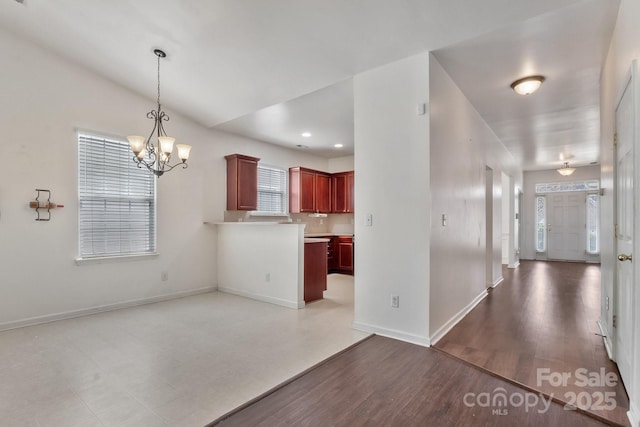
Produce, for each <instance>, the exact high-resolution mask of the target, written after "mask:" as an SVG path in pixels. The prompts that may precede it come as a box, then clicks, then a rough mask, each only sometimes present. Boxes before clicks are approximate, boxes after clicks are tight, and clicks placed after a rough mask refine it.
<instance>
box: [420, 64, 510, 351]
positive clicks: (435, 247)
mask: <svg viewBox="0 0 640 427" xmlns="http://www.w3.org/2000/svg"><path fill="white" fill-rule="evenodd" d="M429 65H430V67H429V77H430V85H429V87H430V103H431V108H430V112H431V116H430V137H429V138H430V144H431V154H430V156H431V163H430V164H431V166H430V168H431V174H430V182H431V203H432V206H431V217H432V221H431V233H430V234H431V248H430V254H431V261H430V265H431V276H430V277H431V278H430V287H431V289H430V301H431V304H430V312H429V327H430V337H431V340H432V342H434V341H437V340H438V339H439V338H440V337H442V335H444V334H445V333H446V332H447V331H448V330H449V329H450V328H451V327H452V326H453V325H454V324H455V323H456V322H457V321H459V320H460V319H461V318H462V317H463V316H464V314H465V313H466V312H468V311H469V310H470V309H471V308H472V307H473V306H474V305H475V304H476V303H477V302H478V301H479V300H480V299H481V298H482V297H484V295H486V290H485V288H486V284H485V268H487V267H486V258H485V230H486V226H485V219H486V218H485V168H486V166H488V167H490V168H491V169H493V176H494V179H493V200H494V202H493V213H494V215H493V224H492V229H493V233H494V237H493V240H494V243H495V245H494V250H493V261H494V262H493V264H494V269H495V272H494V278H495V277H496V274H499V273H497V272H499V271H501V268H502V249H501V244H500V242H501V230H502V221H501V217H502V215H501V212H502V199H501V197H502V179H501V174H502V172H504V173H506V174H508V175H510V176H513V177H515V178H514V183H513V185H516V184H518V183H520V182H521V180H522V173H521V171H520V170H519V169H518V168H517V167H516V165H515V160H514V159H513V156H511V154H510V153H509V152H508V151H507V150H506V148H505V147H504V146H503V145H502V143H501V142H500V140H499V139H498V138H497V137H496V136H495V134H494V133H493V132H492V131H491V129H490V128H489V126H488V125H487V124H486V122H485V121H484V120H483V119H482V118H481V117H480V115H479V114H478V112H477V111H476V110H475V109H474V108H473V106H472V105H471V103H470V102H469V101H468V100H467V98H466V97H465V96H464V94H463V93H462V92H461V91H460V89H459V88H458V87H457V86H456V84H455V83H454V82H453V80H452V79H451V77H450V76H449V75H448V74H447V72H446V70H444V69H443V68H442V66H441V65H440V64H439V62H438V61H437V59H436V57H435V56H433V55H432V56H431V57H430V63H429ZM509 194H510V196H509V197H512V195H513V190H511V191H510V193H509ZM442 214H445V215H447V218H448V221H447V225H446V227H444V226H442V223H441V216H442Z"/></svg>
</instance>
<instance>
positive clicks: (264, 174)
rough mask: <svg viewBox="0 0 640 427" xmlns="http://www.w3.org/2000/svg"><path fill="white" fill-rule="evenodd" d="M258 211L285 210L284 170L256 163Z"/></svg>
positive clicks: (280, 211) (285, 185)
mask: <svg viewBox="0 0 640 427" xmlns="http://www.w3.org/2000/svg"><path fill="white" fill-rule="evenodd" d="M258 211H259V212H277V213H286V212H287V173H286V171H285V170H283V169H279V168H275V167H271V166H261V165H258Z"/></svg>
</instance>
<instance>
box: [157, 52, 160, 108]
mask: <svg viewBox="0 0 640 427" xmlns="http://www.w3.org/2000/svg"><path fill="white" fill-rule="evenodd" d="M156 56H157V57H158V112H160V55H156Z"/></svg>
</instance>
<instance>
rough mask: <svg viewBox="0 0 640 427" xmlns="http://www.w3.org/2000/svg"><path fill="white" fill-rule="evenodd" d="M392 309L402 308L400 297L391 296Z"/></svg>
mask: <svg viewBox="0 0 640 427" xmlns="http://www.w3.org/2000/svg"><path fill="white" fill-rule="evenodd" d="M391 307H393V308H399V307H400V296H399V295H391Z"/></svg>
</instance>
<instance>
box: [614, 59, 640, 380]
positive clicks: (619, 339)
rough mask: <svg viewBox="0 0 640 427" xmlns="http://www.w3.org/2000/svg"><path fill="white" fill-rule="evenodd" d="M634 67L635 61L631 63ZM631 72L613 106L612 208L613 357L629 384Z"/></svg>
mask: <svg viewBox="0 0 640 427" xmlns="http://www.w3.org/2000/svg"><path fill="white" fill-rule="evenodd" d="M634 68H635V63H634ZM635 84H636V83H635V72H633V71H632V76H631V78H630V79H629V81H628V83H627V87H626V88H625V90H624V93H623V95H622V98H621V99H620V103H619V104H618V108H617V109H616V138H617V150H616V208H617V218H616V219H617V233H616V246H617V253H618V261H616V262H617V280H616V287H615V292H616V295H615V303H616V306H615V311H614V313H616V315H615V316H616V317H615V320H614V333H615V346H614V352H615V359H616V362H617V364H618V369H619V370H620V374H621V376H622V380H623V381H624V382H626V383H627V384H631V366H632V365H631V362H632V351H633V336H632V329H631V328H632V325H633V319H632V313H633V307H632V304H633V288H632V286H633V275H634V274H633V264H632V262H631V261H632V259H631V257H632V255H633V254H632V252H633V235H634V223H633V222H634V221H633V210H634V194H633V182H634V176H633V174H634V127H635V122H634V117H635V111H634V110H635V108H634V99H633V98H634V92H635Z"/></svg>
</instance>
